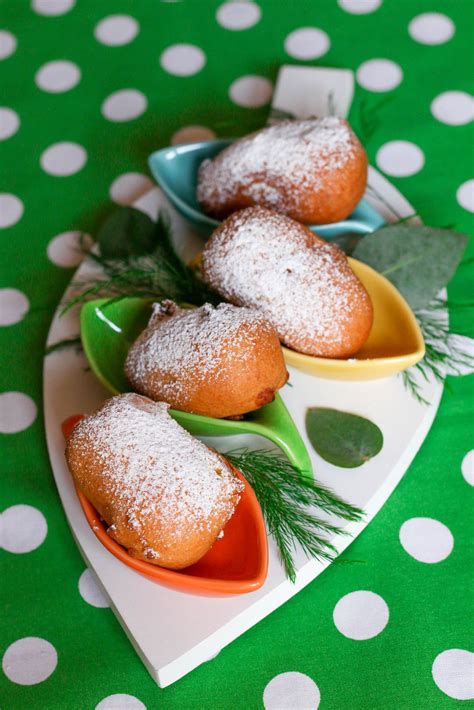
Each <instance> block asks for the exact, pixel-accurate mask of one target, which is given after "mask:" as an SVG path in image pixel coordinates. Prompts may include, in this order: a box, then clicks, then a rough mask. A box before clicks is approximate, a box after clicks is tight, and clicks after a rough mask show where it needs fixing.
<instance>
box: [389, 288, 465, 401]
mask: <svg viewBox="0 0 474 710" xmlns="http://www.w3.org/2000/svg"><path fill="white" fill-rule="evenodd" d="M448 307H449V308H470V307H472V304H471V303H452V302H448V301H443V300H442V299H439V298H436V299H434V300H433V301H432V302H431V303H430V304H429V305H428V306H427V307H426V308H424V309H422V310H415V311H414V313H415V316H416V318H417V320H418V323H419V325H420V328H421V332H422V333H423V338H424V340H425V346H426V352H425V356H424V358H423V359H422V360H420V362H419V363H417V364H416V365H414V367H410V368H409V369H408V370H405V371H404V372H403V373H402V377H403V383H404V385H405V387H406V388H407V389H408V391H409V392H410V394H412V395H413V396H414V397H415V399H416V400H418V402H420V403H421V404H429V402H428V400H427V399H426V398H425V397H423V395H422V389H423V382H429V381H430V380H433V379H434V380H435V381H436V382H440V383H442V382H444V380H445V378H446V375H447V374H450V375H454V376H456V375H457V376H459V375H462V374H463V371H465V370H466V369H468V368H470V369H474V356H473V355H472V354H471V353H469V352H467V351H466V350H465V349H464V348H462V347H461V345H460V341H459V339H458V338H457V337H456V334H453V333H451V332H450V326H449V318H448V313H447V309H448ZM420 375H421V377H420Z"/></svg>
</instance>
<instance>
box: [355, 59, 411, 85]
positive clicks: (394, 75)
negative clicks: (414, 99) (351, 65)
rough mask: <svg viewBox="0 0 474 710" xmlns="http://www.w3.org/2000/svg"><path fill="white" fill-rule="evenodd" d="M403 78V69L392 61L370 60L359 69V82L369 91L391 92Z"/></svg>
mask: <svg viewBox="0 0 474 710" xmlns="http://www.w3.org/2000/svg"><path fill="white" fill-rule="evenodd" d="M402 78H403V72H402V70H401V68H400V67H399V65H398V64H395V62H392V61H391V60H390V59H369V61H367V62H364V63H363V64H361V65H360V67H359V68H358V69H357V81H358V82H359V84H360V85H361V86H363V87H364V89H368V91H390V90H391V89H394V88H395V87H396V86H398V85H399V83H400V82H401V80H402Z"/></svg>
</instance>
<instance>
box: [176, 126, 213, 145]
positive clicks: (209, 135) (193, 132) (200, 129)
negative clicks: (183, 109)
mask: <svg viewBox="0 0 474 710" xmlns="http://www.w3.org/2000/svg"><path fill="white" fill-rule="evenodd" d="M215 137H216V134H215V133H214V131H211V129H210V128H206V126H184V127H183V128H180V129H179V131H176V133H173V136H172V138H171V143H172V145H181V144H182V143H197V142H198V141H211V140H212V139H213V138H215Z"/></svg>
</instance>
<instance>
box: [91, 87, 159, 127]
mask: <svg viewBox="0 0 474 710" xmlns="http://www.w3.org/2000/svg"><path fill="white" fill-rule="evenodd" d="M147 105H148V102H147V99H146V96H144V95H143V94H142V92H141V91H137V90H136V89H122V90H121V91H115V92H114V93H113V94H110V96H108V97H107V98H106V99H105V101H104V103H103V104H102V109H101V110H102V115H103V116H104V118H106V119H107V120H109V121H116V122H118V123H122V122H123V121H131V120H132V119H134V118H138V116H141V115H142V113H144V112H145V111H146V109H147Z"/></svg>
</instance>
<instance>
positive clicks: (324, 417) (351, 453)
mask: <svg viewBox="0 0 474 710" xmlns="http://www.w3.org/2000/svg"><path fill="white" fill-rule="evenodd" d="M306 432H307V434H308V438H309V440H310V442H311V444H312V445H313V447H314V449H315V451H316V452H317V453H318V454H319V455H320V456H321V458H323V459H324V460H325V461H329V463H332V464H334V465H335V466H342V467H343V468H355V467H356V466H362V464H363V463H365V462H366V461H369V459H371V458H373V457H374V456H376V455H377V454H378V453H379V451H380V450H381V448H382V446H383V434H382V432H381V431H380V429H379V428H378V426H377V425H376V424H374V423H373V422H371V421H369V420H368V419H364V417H359V416H357V415H356V414H349V413H348V412H341V411H339V410H337V409H327V408H325V407H312V408H311V409H308V411H307V412H306Z"/></svg>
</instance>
